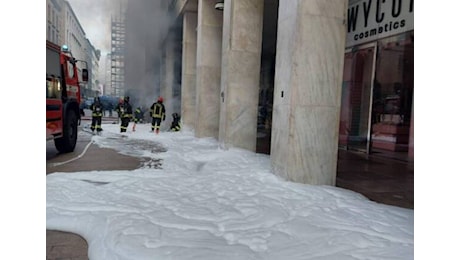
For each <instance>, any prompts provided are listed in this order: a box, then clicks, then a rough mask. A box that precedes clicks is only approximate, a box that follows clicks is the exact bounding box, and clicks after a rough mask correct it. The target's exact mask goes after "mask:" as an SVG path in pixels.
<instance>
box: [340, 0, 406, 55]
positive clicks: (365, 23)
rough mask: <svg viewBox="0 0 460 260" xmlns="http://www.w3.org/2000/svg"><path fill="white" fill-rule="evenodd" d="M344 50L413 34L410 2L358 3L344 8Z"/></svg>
mask: <svg viewBox="0 0 460 260" xmlns="http://www.w3.org/2000/svg"><path fill="white" fill-rule="evenodd" d="M347 18H348V20H347V29H348V33H347V42H346V47H352V46H355V45H358V44H362V43H366V42H370V41H375V40H377V39H381V38H385V37H388V36H392V35H395V34H400V33H403V32H407V31H411V30H414V0H361V1H357V2H356V3H353V4H350V5H349V6H348V17H347Z"/></svg>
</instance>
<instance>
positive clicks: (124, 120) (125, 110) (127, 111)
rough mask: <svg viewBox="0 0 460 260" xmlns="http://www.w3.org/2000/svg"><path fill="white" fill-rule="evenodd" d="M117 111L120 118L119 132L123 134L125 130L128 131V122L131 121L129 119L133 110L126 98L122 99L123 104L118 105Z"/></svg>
mask: <svg viewBox="0 0 460 260" xmlns="http://www.w3.org/2000/svg"><path fill="white" fill-rule="evenodd" d="M119 111H120V112H119V113H120V118H121V124H120V132H121V133H125V132H126V130H127V129H128V125H129V121H131V118H132V116H133V108H132V107H131V104H130V103H129V97H128V96H126V97H125V98H124V100H123V104H120V106H119Z"/></svg>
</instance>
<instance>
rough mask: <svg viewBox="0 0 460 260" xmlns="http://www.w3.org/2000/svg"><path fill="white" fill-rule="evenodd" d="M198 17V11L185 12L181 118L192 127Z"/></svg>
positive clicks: (183, 123) (193, 123) (194, 103)
mask: <svg viewBox="0 0 460 260" xmlns="http://www.w3.org/2000/svg"><path fill="white" fill-rule="evenodd" d="M197 18H198V14H197V13H196V12H185V13H184V18H183V23H184V24H183V41H182V93H181V120H182V125H183V126H184V127H190V128H193V127H194V126H195V121H196V47H197V42H196V41H197V37H196V27H197Z"/></svg>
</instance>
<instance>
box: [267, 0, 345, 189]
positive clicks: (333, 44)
mask: <svg viewBox="0 0 460 260" xmlns="http://www.w3.org/2000/svg"><path fill="white" fill-rule="evenodd" d="M347 5H348V1H346V0H298V1H292V0H280V1H279V19H278V35H277V51H276V72H275V89H274V104H273V125H272V139H271V156H270V159H271V163H272V166H273V169H274V171H275V173H276V174H278V175H280V176H283V177H285V178H286V179H288V180H290V181H294V182H300V183H308V184H314V185H335V181H336V170H337V152H338V129H339V115H340V96H341V86H342V74H343V61H344V50H345V33H346V22H345V21H346V12H347Z"/></svg>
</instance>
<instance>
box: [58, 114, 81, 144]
mask: <svg viewBox="0 0 460 260" xmlns="http://www.w3.org/2000/svg"><path fill="white" fill-rule="evenodd" d="M63 128H64V129H63V136H62V137H61V138H57V139H54V144H55V146H56V149H57V150H58V151H59V152H61V153H70V152H73V150H74V149H75V146H76V144H77V135H78V119H77V115H76V114H75V112H74V111H68V112H67V115H66V120H64V127H63Z"/></svg>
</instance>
